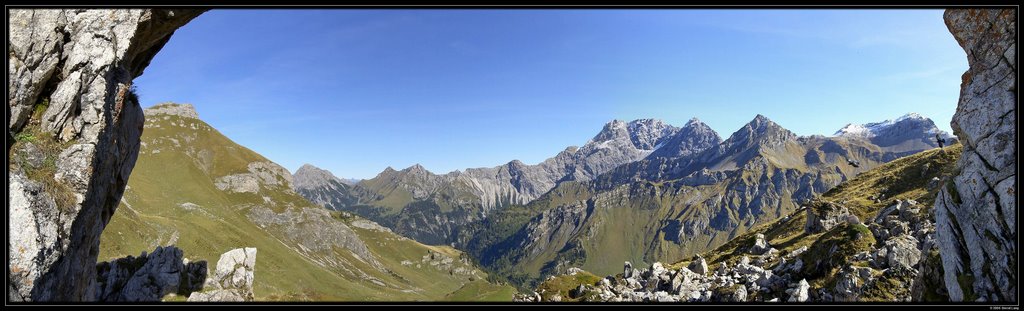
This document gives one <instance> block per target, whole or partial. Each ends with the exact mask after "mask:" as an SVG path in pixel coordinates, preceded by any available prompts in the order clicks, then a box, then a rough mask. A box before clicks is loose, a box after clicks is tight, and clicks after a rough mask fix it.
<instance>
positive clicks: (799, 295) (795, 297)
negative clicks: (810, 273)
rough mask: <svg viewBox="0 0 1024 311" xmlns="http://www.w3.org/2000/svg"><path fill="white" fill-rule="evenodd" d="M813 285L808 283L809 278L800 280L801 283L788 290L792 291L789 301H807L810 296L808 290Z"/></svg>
mask: <svg viewBox="0 0 1024 311" xmlns="http://www.w3.org/2000/svg"><path fill="white" fill-rule="evenodd" d="M810 289H811V286H810V285H809V284H807V279H802V280H800V283H798V284H797V286H796V287H794V288H792V291H790V290H786V291H787V292H789V293H790V296H789V300H788V301H789V302H806V301H807V299H808V298H810V296H809V294H808V290H810Z"/></svg>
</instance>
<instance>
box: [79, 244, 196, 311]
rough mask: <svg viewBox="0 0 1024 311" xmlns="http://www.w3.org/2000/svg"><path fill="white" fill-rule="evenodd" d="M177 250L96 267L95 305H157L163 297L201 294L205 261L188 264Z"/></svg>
mask: <svg viewBox="0 0 1024 311" xmlns="http://www.w3.org/2000/svg"><path fill="white" fill-rule="evenodd" d="M182 255H183V252H182V250H181V249H179V248H177V247H174V246H168V247H157V248H156V250H154V251H153V252H152V253H150V254H148V255H147V254H146V252H142V254H141V255H139V257H133V256H128V257H125V258H118V259H116V260H112V261H109V262H101V263H99V264H97V265H96V270H97V280H96V289H95V290H96V299H95V300H96V301H111V302H114V301H117V302H131V301H160V299H161V298H163V297H164V296H165V295H167V294H171V293H175V294H179V295H183V296H188V294H189V293H191V292H193V291H197V290H201V289H202V286H203V281H204V280H205V279H206V261H197V262H189V261H188V259H183V258H182Z"/></svg>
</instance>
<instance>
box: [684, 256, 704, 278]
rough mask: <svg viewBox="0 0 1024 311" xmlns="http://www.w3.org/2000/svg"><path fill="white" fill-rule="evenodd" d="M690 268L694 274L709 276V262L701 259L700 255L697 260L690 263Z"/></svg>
mask: <svg viewBox="0 0 1024 311" xmlns="http://www.w3.org/2000/svg"><path fill="white" fill-rule="evenodd" d="M688 268H689V269H690V271H693V272H694V273H697V274H700V275H707V274H708V262H707V261H705V260H704V257H701V256H699V255H698V256H697V259H696V260H694V261H693V262H691V263H690V265H689V267H688Z"/></svg>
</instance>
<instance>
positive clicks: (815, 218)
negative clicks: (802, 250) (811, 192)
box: [804, 200, 850, 234]
mask: <svg viewBox="0 0 1024 311" xmlns="http://www.w3.org/2000/svg"><path fill="white" fill-rule="evenodd" d="M804 210H805V211H806V213H807V223H806V224H805V225H804V232H806V233H807V234H815V233H820V232H825V231H829V230H832V228H833V227H835V226H836V225H838V224H841V223H844V222H847V218H849V216H850V210H849V209H847V208H846V206H842V205H839V204H835V203H833V202H826V201H821V200H811V201H810V202H809V203H808V204H807V206H805V207H804Z"/></svg>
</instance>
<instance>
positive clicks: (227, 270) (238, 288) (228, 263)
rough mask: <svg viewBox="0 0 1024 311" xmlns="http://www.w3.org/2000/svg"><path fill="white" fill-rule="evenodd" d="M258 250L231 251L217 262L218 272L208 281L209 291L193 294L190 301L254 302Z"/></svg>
mask: <svg viewBox="0 0 1024 311" xmlns="http://www.w3.org/2000/svg"><path fill="white" fill-rule="evenodd" d="M255 268H256V248H252V247H246V248H237V249H233V250H230V251H228V252H226V253H224V254H222V255H220V259H219V260H217V267H216V270H214V271H213V273H212V274H211V275H210V277H209V278H208V279H207V280H206V287H207V288H208V289H209V290H206V291H201V292H195V293H192V295H190V296H189V297H188V301H252V300H253V299H254V297H253V291H252V286H253V282H254V278H255V271H254V270H255Z"/></svg>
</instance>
